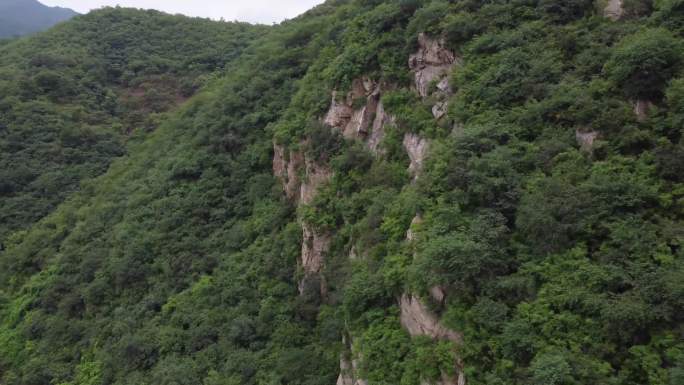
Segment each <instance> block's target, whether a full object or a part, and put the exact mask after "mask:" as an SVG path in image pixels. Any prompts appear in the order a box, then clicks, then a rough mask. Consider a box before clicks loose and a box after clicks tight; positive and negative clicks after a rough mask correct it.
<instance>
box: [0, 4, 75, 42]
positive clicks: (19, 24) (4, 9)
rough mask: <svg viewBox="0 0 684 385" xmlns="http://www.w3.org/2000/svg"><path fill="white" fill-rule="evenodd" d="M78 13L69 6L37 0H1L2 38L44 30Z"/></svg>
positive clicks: (0, 20)
mask: <svg viewBox="0 0 684 385" xmlns="http://www.w3.org/2000/svg"><path fill="white" fill-rule="evenodd" d="M76 15H77V13H76V12H75V11H73V10H71V9H69V8H62V7H48V6H46V5H44V4H42V3H40V2H39V1H37V0H0V39H1V38H7V37H14V36H21V35H26V34H29V33H34V32H39V31H44V30H46V29H48V28H50V27H52V26H53V25H55V24H57V23H59V22H62V21H66V20H69V19H71V18H72V17H74V16H76Z"/></svg>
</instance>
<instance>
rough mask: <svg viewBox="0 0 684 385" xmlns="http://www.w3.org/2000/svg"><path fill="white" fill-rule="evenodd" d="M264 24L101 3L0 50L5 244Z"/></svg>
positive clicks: (100, 168)
mask: <svg viewBox="0 0 684 385" xmlns="http://www.w3.org/2000/svg"><path fill="white" fill-rule="evenodd" d="M262 30H263V28H260V27H253V26H250V25H247V24H240V23H218V22H211V21H208V20H203V19H191V18H186V17H181V16H170V15H165V14H162V13H159V12H155V11H149V12H141V11H135V10H125V9H104V10H100V11H97V12H93V13H91V14H89V15H88V16H86V17H77V18H75V19H74V20H72V21H71V22H69V23H65V24H63V25H60V26H57V27H55V28H53V29H52V30H50V31H49V32H46V33H42V34H38V35H36V36H33V37H31V38H28V39H20V40H17V41H14V42H11V43H9V44H8V45H6V46H4V47H0V244H2V243H3V242H4V238H6V237H7V236H8V235H9V234H10V233H12V232H14V231H17V230H21V229H24V228H26V227H27V226H29V225H30V224H32V223H34V222H35V221H36V220H38V219H40V218H42V217H43V216H45V215H46V214H48V213H49V212H50V211H52V210H53V209H54V208H55V207H56V205H58V204H59V203H60V202H62V200H63V199H64V198H65V197H67V196H68V195H69V194H70V193H72V192H73V191H76V190H77V189H78V188H79V183H80V181H82V180H84V179H88V178H92V177H94V176H97V175H100V174H102V173H103V172H104V171H105V170H106V169H107V167H108V165H109V163H110V161H111V160H112V159H113V158H115V157H118V156H121V155H122V154H124V153H125V143H124V142H125V141H127V140H135V138H140V137H143V136H144V135H145V132H149V131H151V130H153V128H154V127H155V126H156V125H157V124H158V122H159V121H160V120H161V119H163V113H164V112H166V111H168V110H173V109H174V108H175V106H177V105H179V104H181V103H182V102H183V101H184V100H186V99H187V98H189V97H190V96H192V95H193V94H194V92H195V91H196V90H197V89H198V88H199V87H200V86H201V85H202V84H204V83H205V82H207V81H210V79H211V78H212V76H214V74H215V73H217V72H219V71H223V70H224V68H225V67H226V66H227V65H228V64H229V63H230V62H231V61H233V60H234V59H235V58H237V57H239V56H240V53H241V51H242V50H243V49H244V48H245V47H246V46H247V45H248V44H249V41H250V40H251V39H253V38H254V37H256V36H258V35H259V33H261V32H260V31H262Z"/></svg>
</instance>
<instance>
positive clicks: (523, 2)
mask: <svg viewBox="0 0 684 385" xmlns="http://www.w3.org/2000/svg"><path fill="white" fill-rule="evenodd" d="M637 3H638V4H637ZM647 3H648V4H647ZM680 3H681V2H680V1H678V0H663V1H655V2H654V3H653V12H651V9H650V5H649V4H650V3H649V2H630V3H629V4H631V5H630V7H632V6H634V7H635V8H633V10H634V12H632V11H630V12H632V13H630V14H629V15H628V16H629V17H627V18H626V19H624V20H621V21H617V22H614V21H611V20H607V19H604V18H602V17H601V16H600V15H599V14H597V12H596V10H595V5H594V4H593V2H587V1H570V2H561V1H527V0H516V1H498V0H496V1H486V2H482V1H474V0H460V1H443V0H434V1H430V0H420V1H414V0H411V1H406V0H402V1H379V0H352V1H329V2H326V3H324V4H323V5H321V6H319V7H317V8H315V9H313V10H311V11H310V12H308V13H307V14H305V15H303V16H301V17H299V18H296V19H294V20H291V21H288V22H285V23H283V24H281V25H278V26H273V27H259V28H256V27H249V26H245V25H234V24H220V23H219V24H215V23H213V22H209V21H206V20H186V19H183V18H180V17H170V16H164V15H158V14H155V13H152V14H149V13H141V12H138V11H130V10H120V9H117V10H104V11H100V12H96V13H94V14H92V15H87V16H84V17H80V18H77V19H75V20H73V21H72V22H71V23H67V24H65V25H63V26H61V27H59V28H57V29H54V30H52V31H50V32H48V33H46V34H45V35H39V36H36V37H33V38H29V39H24V40H22V39H20V40H17V41H12V42H9V43H5V44H4V45H2V46H1V47H0V51H2V52H3V53H5V54H4V55H3V56H2V57H0V63H2V66H0V90H2V91H3V93H2V95H3V96H4V95H6V96H4V97H3V99H1V100H0V111H1V112H2V114H3V115H2V116H3V119H7V118H6V117H7V116H10V115H7V114H8V113H9V112H11V114H13V115H11V116H15V117H16V119H15V118H13V120H11V121H10V123H11V125H12V127H19V126H18V125H19V124H20V123H21V126H20V127H21V131H19V132H20V133H21V134H22V135H23V136H17V137H16V138H15V139H13V141H11V142H8V144H7V146H19V145H20V144H21V138H28V139H26V140H27V143H34V144H36V143H39V141H41V140H44V139H45V138H47V139H46V140H44V142H40V143H48V144H53V145H52V147H54V143H59V146H61V147H59V149H61V151H62V152H64V153H67V151H66V149H76V150H79V151H85V150H84V149H88V151H90V152H88V153H87V155H84V154H83V153H82V152H80V153H79V151H74V152H69V154H71V155H74V156H79V157H80V158H79V159H82V161H81V163H78V164H79V165H83V166H84V167H86V166H87V167H93V168H97V171H96V172H92V173H88V174H84V173H78V172H74V173H73V181H74V182H73V183H74V184H72V185H70V186H78V185H79V184H80V186H81V187H80V189H78V191H75V192H74V191H73V190H75V189H74V188H72V189H71V190H68V189H64V188H62V187H59V186H57V187H54V188H53V189H52V190H51V191H55V192H57V193H60V194H62V195H61V196H60V198H59V199H57V200H56V201H51V203H50V206H49V207H48V208H46V209H44V210H43V211H41V212H40V213H41V215H35V216H34V217H32V219H31V220H25V221H22V222H20V223H19V224H18V225H12V226H13V227H11V228H10V227H8V230H5V231H6V234H7V236H6V238H5V239H6V241H5V250H4V251H3V252H2V254H0V288H1V290H0V373H2V374H0V382H2V383H3V384H8V385H10V384H11V385H14V384H27V383H34V384H75V383H102V384H139V383H188V384H220V383H227V384H307V385H314V384H330V383H334V381H335V378H336V377H337V375H338V374H339V367H340V365H339V364H340V362H339V361H340V356H343V357H348V358H352V359H356V363H357V370H356V372H355V375H357V376H361V377H362V378H365V379H367V380H369V383H371V384H401V385H418V384H421V383H423V382H428V383H431V382H434V381H437V380H438V379H440V378H441V377H442V376H453V375H454V374H455V370H459V369H463V370H464V372H465V374H466V377H467V381H468V383H469V384H474V385H478V384H559V385H575V384H604V385H614V384H625V385H637V384H646V383H648V384H658V385H661V384H662V385H674V384H679V383H680V382H681V379H682V377H683V373H684V344H683V343H682V338H681V336H682V333H683V332H684V329H683V321H684V319H683V318H682V314H684V301H683V300H682V299H683V298H684V255H683V253H684V251H683V250H684V249H683V248H682V242H683V239H682V234H684V226H683V225H682V218H683V214H684V187H683V185H682V182H683V181H684V177H682V175H684V174H683V173H684V165H682V159H684V158H683V156H684V144H683V143H684V142H682V140H683V139H682V135H681V127H682V122H684V115H683V112H682V103H683V102H682V101H683V100H684V91H683V85H682V80H681V79H682V73H681V64H682V57H681V47H682V44H683V43H682V39H683V35H682V29H681V28H682V25H681V20H680V19H681V18H679V17H678V16H680V14H681V12H680V11H681V7H680ZM640 5H649V7H642V8H639V7H637V6H640ZM630 9H632V8H630ZM101 18H104V19H105V20H107V23H104V25H105V26H108V27H107V28H109V29H107V31H108V33H107V34H105V37H104V38H102V39H100V37H99V36H94V34H86V35H87V36H88V39H86V41H88V42H91V43H89V44H92V45H93V46H94V47H99V48H103V47H110V48H112V44H111V43H115V42H117V41H118V42H128V43H131V44H128V43H127V44H120V45H119V44H113V48H112V50H111V51H110V50H105V52H108V53H109V54H108V55H105V57H100V56H97V55H90V56H93V57H94V59H93V60H96V61H99V60H101V62H96V63H95V65H93V67H92V69H88V70H86V69H85V67H79V66H78V65H77V64H74V59H73V58H74V56H75V55H77V54H78V53H82V52H87V51H79V50H78V49H77V48H73V47H72V48H71V50H69V51H63V50H61V49H60V50H59V51H58V53H60V54H59V55H56V54H50V55H47V54H45V55H37V54H35V55H28V54H27V52H29V48H30V47H34V46H37V45H38V44H39V42H42V43H40V44H42V46H43V47H45V46H50V45H55V46H61V45H64V44H66V43H63V42H69V41H72V40H70V39H71V37H70V36H71V35H70V34H66V33H65V32H64V31H71V29H72V28H76V27H78V28H82V29H84V30H86V31H91V32H92V30H91V29H89V28H87V26H90V27H92V25H91V24H90V23H95V21H97V22H98V23H100V24H102V23H103V20H100V19H101ZM129 18H130V19H129ZM138 18H143V20H144V24H145V25H157V24H156V23H157V22H158V23H159V25H163V26H166V25H167V24H166V23H171V20H173V21H174V22H175V23H179V24H181V25H185V26H186V27H187V28H189V29H190V30H191V31H196V33H197V34H198V35H202V36H204V34H206V33H209V30H213V28H217V29H219V30H222V31H223V32H224V33H225V35H221V34H219V36H224V37H223V38H220V39H219V40H218V41H214V44H216V45H214V46H213V47H214V48H216V47H223V45H225V46H227V47H231V49H228V50H221V51H220V52H222V53H225V54H226V55H227V56H223V55H222V54H219V55H218V56H215V55H214V54H217V52H219V51H216V50H215V49H214V48H212V49H207V50H206V51H205V50H204V49H202V48H201V47H196V49H197V50H198V51H193V52H197V56H192V55H181V53H182V52H180V51H177V50H175V48H174V46H175V45H176V44H177V40H178V39H170V40H166V39H161V37H157V38H159V40H160V41H158V42H156V43H155V44H150V45H149V47H147V46H145V45H144V44H142V43H141V42H139V41H136V40H135V39H134V40H133V42H130V41H128V40H126V38H125V36H124V38H122V39H123V40H121V41H119V40H118V39H117V38H116V36H120V34H117V33H115V32H116V31H119V32H121V31H128V30H131V31H137V30H136V28H137V27H134V26H132V25H129V24H131V23H132V22H129V20H138ZM91 20H92V21H91ZM162 20H163V21H164V22H162ZM185 23H189V24H190V25H192V26H193V27H192V28H190V27H189V26H187V25H186V24H185ZM171 24H173V23H171ZM167 27H168V26H167ZM119 28H123V29H122V30H120V29H119ZM160 28H161V27H160ZM168 28H170V27H168ZM195 28H197V30H195ZM224 29H225V30H224ZM95 30H96V31H97V29H95ZM144 30H146V31H147V30H148V28H144ZM160 31H165V33H168V32H169V30H168V29H167V28H166V27H165V28H161V29H160ZM174 31H176V30H175V29H174ZM236 31H241V32H239V33H238V32H236ZM420 32H428V34H429V36H431V37H444V38H445V39H446V43H447V46H448V47H451V48H452V49H454V51H455V52H456V53H457V54H458V55H459V59H461V61H462V62H463V64H462V65H459V66H457V67H456V68H455V69H454V72H453V74H452V75H451V77H450V80H451V86H452V88H453V93H451V94H449V95H443V96H444V98H447V99H448V102H449V112H448V114H447V116H446V117H444V118H442V119H441V120H439V121H436V120H435V119H434V117H433V115H432V114H431V111H430V110H431V107H432V105H433V104H434V100H433V99H432V98H430V97H428V98H421V97H420V96H419V95H418V94H417V93H416V91H415V90H414V89H413V88H412V87H411V79H412V77H413V75H414V74H411V73H410V71H409V68H408V65H407V60H406V59H407V58H408V55H409V54H410V53H411V52H414V51H415V49H416V47H417V36H418V33H420ZM150 33H151V32H150ZM176 33H178V34H179V36H185V35H186V34H187V35H192V33H191V32H190V31H188V30H187V29H184V28H180V29H179V30H178V31H176ZM234 33H235V34H236V35H235V34H234ZM124 35H125V34H124ZM74 36H76V35H74ZM155 36H156V35H155ZM78 37H79V38H82V37H83V36H81V35H78ZM73 38H74V39H75V38H76V37H73ZM128 38H130V39H132V38H133V37H132V36H129V37H128ZM110 39H114V41H111V40H110ZM217 39H218V38H217ZM223 39H225V40H223ZM55 41H56V42H61V43H60V44H59V45H58V44H48V42H55ZM155 41H157V40H155ZM132 43H136V44H132ZM100 44H102V46H100ZM202 44H203V47H204V46H206V45H207V44H209V43H207V42H206V41H205V42H204V43H202ZM222 44H223V45H222ZM139 45H142V47H143V48H145V49H143V48H140V47H139ZM87 47H90V46H89V45H86V48H85V49H86V50H87V49H89V48H87ZM188 50H190V51H192V50H191V49H190V48H186V49H185V51H188ZM209 51H211V52H209ZM45 52H47V53H50V52H51V51H50V50H49V49H47V48H46V49H45ZM98 52H100V51H98ZM207 55H208V56H207ZM82 56H87V55H82ZM122 58H125V59H122ZM185 58H188V60H187V61H186V60H185ZM147 59H149V61H148V60H147ZM205 59H206V60H205ZM32 63H33V64H32ZM98 63H100V64H98ZM224 65H227V67H226V70H225V71H220V69H221V68H223V66H224ZM198 67H199V69H197V68H198ZM27 68H28V69H27ZM88 68H90V67H88ZM217 71H218V72H217ZM72 72H74V73H72ZM18 75H20V76H18ZM360 76H368V77H370V78H371V79H373V80H374V81H377V82H378V83H379V84H381V85H382V94H383V95H382V99H381V100H382V102H383V105H384V107H385V109H386V111H387V112H388V113H389V114H390V115H391V116H392V117H393V119H391V120H392V122H391V123H390V124H387V125H386V126H385V127H384V130H385V136H384V140H383V141H382V142H381V144H380V151H378V152H377V153H374V152H370V151H369V150H368V147H367V145H366V143H364V142H363V140H362V139H348V138H344V137H343V135H340V133H339V132H336V131H335V130H331V129H330V127H327V126H325V125H324V124H322V123H321V122H322V121H323V119H322V117H323V116H324V114H325V111H326V108H327V107H328V106H329V103H330V100H331V92H332V91H333V90H337V91H338V92H339V93H340V95H341V94H343V93H344V92H346V90H347V89H348V88H349V87H350V85H351V82H352V81H353V80H355V79H357V78H358V77H360ZM17 79H18V80H17ZM93 79H95V80H93ZM160 79H175V81H171V82H170V83H168V82H166V80H164V81H163V83H164V84H171V85H172V87H171V89H168V88H164V87H156V86H155V87H153V89H154V90H155V92H152V93H151V94H150V98H149V105H147V104H146V107H145V108H143V109H142V110H136V109H129V108H127V107H126V104H125V103H122V102H121V100H122V99H121V94H122V93H123V94H125V93H126V92H129V93H130V92H131V90H135V89H136V88H135V87H138V86H140V85H141V84H149V83H150V82H151V83H155V82H157V81H160ZM176 81H177V82H176ZM195 82H197V83H195ZM181 83H182V84H184V85H185V86H188V88H187V89H188V90H189V93H188V95H187V96H190V95H191V94H193V93H194V91H195V86H196V85H198V84H206V85H205V87H204V88H201V89H200V90H199V91H198V92H197V93H196V94H194V95H193V96H192V97H190V98H189V99H188V100H187V101H186V100H185V99H183V100H179V102H182V103H181V104H182V105H180V106H179V107H178V108H176V109H175V110H174V111H170V110H169V108H170V107H172V106H169V105H168V104H166V102H165V100H166V98H168V97H169V95H178V94H177V92H181V91H180V90H183V89H186V87H185V86H182V87H181ZM92 84H95V85H97V87H99V88H97V87H96V88H95V89H96V90H100V91H102V92H104V93H97V92H96V94H98V95H100V96H101V98H100V99H98V98H94V99H93V98H91V95H92V94H89V93H88V92H86V90H89V88H88V87H87V85H92ZM155 84H156V83H155ZM98 92H99V91H98ZM635 99H646V100H649V101H651V102H652V103H653V105H652V107H651V108H650V110H649V111H648V116H647V117H646V118H641V117H637V116H635V114H634V112H633V102H634V101H635ZM362 101H363V100H359V101H358V102H357V105H355V107H357V108H358V107H359V106H360V104H362V103H361V102H362ZM365 102H368V99H366V100H365ZM173 106H175V104H173ZM108 108H111V109H108ZM19 118H21V119H19ZM96 118H97V119H96ZM98 119H99V120H98ZM2 122H3V124H4V125H3V126H0V130H2V135H5V134H4V132H7V128H8V127H10V124H7V123H5V121H2ZM127 122H133V123H131V124H132V126H131V127H133V128H135V129H136V130H134V132H133V133H132V136H125V135H124V134H128V133H126V130H125V129H124V127H126V126H127V124H128V123H127ZM142 122H149V126H151V127H157V126H158V128H157V129H156V130H154V131H153V132H146V133H142V132H140V131H144V130H142V129H141V128H143V127H146V124H143V123H142ZM72 123H73V124H72ZM76 123H78V124H76ZM50 127H57V128H56V129H54V130H53V131H50V130H49V129H48V128H50ZM10 128H11V127H10ZM11 129H12V130H17V128H11ZM407 133H411V134H417V135H420V136H421V137H423V138H427V139H429V154H428V156H427V158H426V159H425V160H424V162H423V170H422V172H421V174H420V175H419V176H418V177H417V178H412V177H411V176H410V175H409V172H408V171H407V168H408V166H409V158H408V155H407V153H406V151H405V149H404V148H403V144H402V143H403V139H404V135H405V134H407ZM29 134H30V135H29ZM582 135H592V138H594V141H593V143H591V144H587V143H581V141H580V139H582V138H583V136H582ZM4 137H7V136H4ZM4 137H3V138H4ZM124 139H125V140H124ZM274 141H275V142H276V143H277V144H282V145H284V146H285V147H286V148H287V150H288V152H289V151H293V152H296V151H299V152H300V153H301V155H302V156H304V157H306V160H307V161H308V162H316V163H318V164H319V165H324V166H326V167H329V169H330V170H331V171H332V176H331V178H330V180H329V181H327V182H326V183H323V184H322V185H321V186H320V188H319V191H318V194H317V195H316V197H315V198H314V199H313V201H312V202H311V203H310V204H308V205H301V206H300V207H297V208H295V207H293V206H294V205H293V202H288V200H287V199H286V198H285V197H284V194H283V192H282V186H280V185H279V183H278V181H277V180H276V178H274V177H273V175H272V170H273V169H272V167H273V164H272V156H273V150H272V148H273V142H274ZM124 142H125V144H122V143H124ZM52 147H49V148H50V149H51V148H52ZM8 148H13V147H8ZM112 148H114V149H116V151H114V150H112ZM124 149H125V151H124ZM41 151H48V150H46V149H44V148H43V147H40V146H37V144H36V147H35V149H34V150H33V152H30V153H26V156H25V161H23V162H18V163H16V164H15V163H12V164H9V165H4V164H3V166H2V167H0V172H2V173H6V174H8V175H10V177H7V178H4V177H3V179H2V183H0V193H3V194H7V193H8V192H12V194H15V193H16V191H24V190H18V188H17V187H16V186H22V185H21V183H29V184H30V183H33V181H34V180H38V179H40V180H41V181H43V182H42V183H43V184H42V186H53V184H51V182H50V180H52V179H50V178H54V179H59V178H63V177H65V176H66V175H68V173H69V171H70V169H68V168H57V169H56V170H57V171H54V174H50V175H43V174H41V175H40V176H36V175H35V172H34V171H35V170H36V169H38V170H42V169H43V168H44V167H42V166H41V165H43V164H44V163H42V162H43V161H44V158H40V157H36V156H35V154H44V153H46V152H41ZM18 153H19V152H15V153H13V154H18ZM119 155H121V156H120V157H119V158H118V159H114V160H112V159H113V157H118V156H119ZM0 159H2V158H0ZM31 162H37V163H31ZM24 164H27V165H30V167H28V166H27V167H21V166H23V165H24ZM46 174H47V173H46ZM305 174H306V171H305V170H299V174H298V175H297V177H299V178H306V175H305ZM98 175H99V176H98ZM57 177H59V178H57ZM36 178H38V179H36ZM41 191H43V190H41ZM44 191H48V190H47V189H46V190H44ZM44 195H47V194H44ZM44 195H39V196H38V198H39V199H45V196H44ZM24 199H28V198H24ZM31 199H33V198H31ZM60 202H61V204H59V205H58V203H60ZM28 205H29V204H26V205H24V206H17V207H28ZM55 206H56V208H55ZM18 212H21V210H18ZM46 214H47V215H46ZM44 215H45V216H44ZM43 216H44V217H43ZM41 217H42V218H43V219H42V220H39V221H36V220H37V219H38V218H41ZM302 221H304V222H306V223H307V224H309V225H311V226H312V228H314V229H315V231H318V232H321V233H325V234H326V235H327V236H329V237H330V249H329V250H327V253H325V264H324V266H323V268H322V272H321V277H317V278H316V280H315V282H313V283H315V285H311V286H312V288H313V289H312V290H308V289H307V290H305V292H306V293H305V294H307V295H300V294H299V290H298V283H299V282H298V281H299V278H300V277H301V271H298V270H301V269H298V264H299V263H300V262H299V261H298V258H299V256H300V253H301V250H302V245H301V244H302V235H301V234H302V230H301V222H302ZM3 223H4V222H3ZM15 230H20V231H15ZM409 230H410V233H408V234H407V232H408V231H409ZM10 233H11V235H9V234H10ZM408 235H410V237H409V236H408ZM409 238H410V239H409ZM321 283H325V288H326V290H325V291H324V292H321V291H320V290H314V289H319V286H320V284H321ZM314 286H315V287H314ZM436 289H439V290H440V291H441V292H443V293H444V294H445V298H443V299H441V298H435V297H436V296H435V295H434V291H435V290H436ZM309 293H315V295H308V294H309ZM404 294H412V295H414V296H415V297H416V298H420V300H422V301H423V302H424V304H425V306H426V308H428V309H429V310H430V311H431V312H433V313H434V315H435V316H437V317H438V318H439V319H440V322H441V323H442V324H443V325H444V326H445V327H448V328H450V329H452V330H454V331H457V332H459V334H462V336H463V342H462V343H459V344H455V345H454V344H453V343H451V342H449V341H437V340H433V339H431V338H428V337H426V336H413V337H412V336H410V335H409V334H408V332H407V331H406V330H404V328H403V327H402V322H401V317H402V315H401V314H402V313H401V309H400V306H398V304H397V302H398V301H397V298H400V297H401V296H402V295H404ZM343 336H344V337H343Z"/></svg>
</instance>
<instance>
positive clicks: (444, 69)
mask: <svg viewBox="0 0 684 385" xmlns="http://www.w3.org/2000/svg"><path fill="white" fill-rule="evenodd" d="M456 63H457V59H456V55H454V53H453V52H451V51H449V50H448V49H446V48H445V43H444V39H440V40H434V39H431V38H429V37H428V36H427V35H426V34H424V33H421V34H420V35H418V51H417V52H416V53H414V54H412V55H411V56H410V57H409V68H410V69H411V71H412V72H413V73H414V78H415V86H416V90H417V91H418V93H419V94H420V96H422V97H427V96H428V95H429V93H430V84H431V83H432V82H433V81H436V80H440V79H441V81H440V82H439V83H438V88H439V89H442V88H443V89H444V91H446V90H448V89H449V79H448V77H447V75H448V74H449V73H450V72H451V69H452V68H453V66H454V65H455V64H456Z"/></svg>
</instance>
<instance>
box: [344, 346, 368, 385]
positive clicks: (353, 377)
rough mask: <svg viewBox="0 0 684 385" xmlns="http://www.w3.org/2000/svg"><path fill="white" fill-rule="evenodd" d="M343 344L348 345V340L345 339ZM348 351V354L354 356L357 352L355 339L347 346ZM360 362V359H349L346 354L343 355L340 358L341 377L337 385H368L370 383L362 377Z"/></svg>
mask: <svg viewBox="0 0 684 385" xmlns="http://www.w3.org/2000/svg"><path fill="white" fill-rule="evenodd" d="M342 342H343V343H344V344H345V345H347V339H346V338H343V340H342ZM347 350H348V352H347V353H349V354H350V355H352V356H353V354H354V353H353V352H354V350H355V349H354V340H353V339H352V340H351V344H348V345H347ZM359 360H360V357H356V358H349V357H347V356H346V355H345V354H342V356H341V357H340V375H339V377H338V378H337V385H368V381H366V380H364V379H363V378H361V376H360V370H359Z"/></svg>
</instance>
